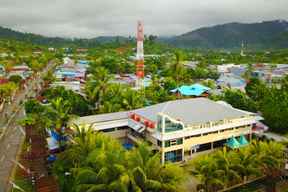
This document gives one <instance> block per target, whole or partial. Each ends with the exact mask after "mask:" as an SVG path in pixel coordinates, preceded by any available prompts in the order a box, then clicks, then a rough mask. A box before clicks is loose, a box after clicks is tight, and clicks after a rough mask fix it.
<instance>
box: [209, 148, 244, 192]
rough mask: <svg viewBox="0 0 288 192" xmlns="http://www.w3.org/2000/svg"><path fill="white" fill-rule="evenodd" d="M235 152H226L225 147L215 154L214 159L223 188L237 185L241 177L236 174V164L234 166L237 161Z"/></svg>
mask: <svg viewBox="0 0 288 192" xmlns="http://www.w3.org/2000/svg"><path fill="white" fill-rule="evenodd" d="M237 156H238V154H237V152H236V151H229V152H227V150H226V147H224V148H223V150H219V151H217V152H216V153H215V155H214V158H215V161H216V163H217V165H218V169H219V172H218V173H219V174H220V175H221V177H222V179H223V183H224V188H226V187H228V186H229V185H231V184H234V183H235V182H236V183H238V182H239V181H240V179H241V176H240V175H239V173H238V172H237V169H236V168H237V164H234V162H235V160H236V159H237Z"/></svg>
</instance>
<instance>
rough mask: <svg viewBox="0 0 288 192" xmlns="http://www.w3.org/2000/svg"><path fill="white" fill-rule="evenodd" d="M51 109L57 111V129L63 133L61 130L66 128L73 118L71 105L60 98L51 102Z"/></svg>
mask: <svg viewBox="0 0 288 192" xmlns="http://www.w3.org/2000/svg"><path fill="white" fill-rule="evenodd" d="M51 107H52V108H53V109H54V110H55V112H56V115H57V117H56V121H55V124H56V129H57V130H58V131H59V132H61V131H60V130H61V129H62V127H65V126H66V125H67V123H68V121H69V120H70V118H71V115H70V114H69V113H70V110H71V106H70V103H69V102H68V101H66V100H63V99H62V98H61V97H60V98H57V99H54V100H52V101H51Z"/></svg>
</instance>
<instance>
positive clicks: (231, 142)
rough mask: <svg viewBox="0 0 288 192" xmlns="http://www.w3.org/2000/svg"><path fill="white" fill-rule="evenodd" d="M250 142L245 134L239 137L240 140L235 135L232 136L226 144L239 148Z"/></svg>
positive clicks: (232, 147)
mask: <svg viewBox="0 0 288 192" xmlns="http://www.w3.org/2000/svg"><path fill="white" fill-rule="evenodd" d="M248 144H249V142H248V141H247V139H246V138H245V136H244V135H241V136H240V137H239V140H237V139H235V137H234V136H233V137H231V138H229V139H228V141H227V143H226V145H227V146H228V147H229V148H231V149H237V148H240V147H244V146H246V145H248Z"/></svg>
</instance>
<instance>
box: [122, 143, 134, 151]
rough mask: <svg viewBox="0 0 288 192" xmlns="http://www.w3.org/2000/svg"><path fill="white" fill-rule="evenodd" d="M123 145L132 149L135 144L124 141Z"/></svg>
mask: <svg viewBox="0 0 288 192" xmlns="http://www.w3.org/2000/svg"><path fill="white" fill-rule="evenodd" d="M123 147H124V148H125V149H127V150H130V149H132V148H133V147H134V145H133V144H131V143H123Z"/></svg>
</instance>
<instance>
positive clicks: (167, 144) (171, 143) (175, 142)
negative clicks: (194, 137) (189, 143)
mask: <svg viewBox="0 0 288 192" xmlns="http://www.w3.org/2000/svg"><path fill="white" fill-rule="evenodd" d="M181 144H183V138H179V139H172V140H168V141H165V147H171V146H174V145H181Z"/></svg>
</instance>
